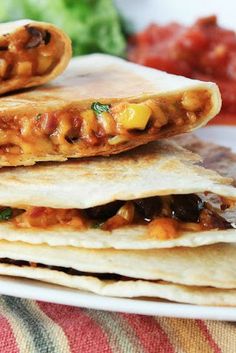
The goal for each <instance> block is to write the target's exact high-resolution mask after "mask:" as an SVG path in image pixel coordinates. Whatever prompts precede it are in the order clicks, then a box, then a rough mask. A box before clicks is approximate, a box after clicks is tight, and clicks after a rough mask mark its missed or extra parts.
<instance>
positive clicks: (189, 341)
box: [0, 296, 236, 353]
mask: <svg viewBox="0 0 236 353" xmlns="http://www.w3.org/2000/svg"><path fill="white" fill-rule="evenodd" d="M69 352H70V353H221V352H222V353H234V352H236V324H234V323H226V322H216V321H202V320H184V319H169V318H164V317H157V316H143V315H131V314H121V313H111V312H105V311H98V310H91V309H81V308H75V307H70V306H64V305H57V304H50V303H43V302H35V301H32V300H25V299H19V298H13V297H9V296H1V297H0V353H69Z"/></svg>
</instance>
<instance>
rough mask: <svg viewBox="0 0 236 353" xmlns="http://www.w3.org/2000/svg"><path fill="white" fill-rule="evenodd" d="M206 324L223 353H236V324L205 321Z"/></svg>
mask: <svg viewBox="0 0 236 353" xmlns="http://www.w3.org/2000/svg"><path fill="white" fill-rule="evenodd" d="M205 324H206V326H207V328H208V331H209V333H210V334H211V336H212V338H213V339H214V341H215V342H216V344H217V345H218V346H219V347H220V348H221V350H222V353H235V352H236V323H233V322H221V321H205Z"/></svg>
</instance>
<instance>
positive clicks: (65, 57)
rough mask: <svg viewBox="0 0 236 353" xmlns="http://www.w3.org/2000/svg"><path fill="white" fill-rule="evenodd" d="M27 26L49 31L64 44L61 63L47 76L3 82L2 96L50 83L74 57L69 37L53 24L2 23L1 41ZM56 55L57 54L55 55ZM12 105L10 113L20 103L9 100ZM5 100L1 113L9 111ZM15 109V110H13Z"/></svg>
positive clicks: (16, 78) (0, 90) (28, 22)
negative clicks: (72, 56)
mask: <svg viewBox="0 0 236 353" xmlns="http://www.w3.org/2000/svg"><path fill="white" fill-rule="evenodd" d="M25 26H27V27H35V28H37V29H42V30H47V31H48V32H49V33H50V34H51V36H54V37H55V39H56V41H57V42H61V43H62V47H63V50H62V53H61V57H60V60H59V62H58V63H57V65H56V66H55V67H54V68H53V70H51V71H50V72H48V73H47V74H45V75H40V76H39V75H37V76H31V77H15V78H12V79H7V80H5V81H4V82H1V85H0V94H3V93H6V92H9V91H13V90H18V89H21V88H27V87H33V86H38V85H42V84H44V83H46V82H49V81H50V80H52V79H54V78H55V77H57V76H58V75H60V74H61V73H62V72H63V71H64V70H65V68H66V66H67V65H68V63H69V61H70V58H71V55H72V49H71V41H70V39H69V37H68V36H67V35H66V34H65V32H64V31H62V30H61V29H59V28H57V27H56V26H54V25H53V24H51V23H45V22H37V21H32V20H28V19H27V20H19V21H14V22H6V23H1V24H0V40H1V39H2V38H4V36H5V37H6V36H7V35H8V34H13V33H15V32H17V31H19V30H22V28H24V27H25ZM54 54H56V53H54ZM9 99H10V101H11V103H9V106H8V108H9V112H10V110H11V108H13V107H16V106H17V105H18V104H19V101H18V102H17V101H16V100H15V102H14V99H13V100H12V99H11V98H9ZM17 103H18V104H17ZM4 105H5V104H4V98H3V99H2V101H1V108H0V111H1V112H3V111H7V109H5V107H4ZM13 109H14V108H13Z"/></svg>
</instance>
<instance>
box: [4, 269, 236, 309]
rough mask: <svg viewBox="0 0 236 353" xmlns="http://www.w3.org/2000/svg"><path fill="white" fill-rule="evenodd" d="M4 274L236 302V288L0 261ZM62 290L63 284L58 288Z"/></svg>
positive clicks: (119, 293) (121, 293)
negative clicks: (106, 277) (69, 271)
mask: <svg viewBox="0 0 236 353" xmlns="http://www.w3.org/2000/svg"><path fill="white" fill-rule="evenodd" d="M0 274H1V275H5V276H14V277H24V278H29V279H34V280H36V281H42V282H48V283H52V284H57V285H60V286H64V287H69V288H74V289H79V290H83V291H89V292H93V293H96V294H99V295H102V296H111V297H121V298H122V297H123V298H124V297H126V298H135V297H151V298H161V299H167V300H171V301H174V302H180V303H189V304H197V305H214V306H236V290H235V289H220V288H213V287H200V286H185V285H181V284H173V283H171V282H162V281H160V282H158V281H156V282H150V281H143V280H131V279H129V280H125V281H115V280H101V279H98V278H96V277H94V276H72V275H69V274H66V273H64V272H61V271H57V270H50V269H47V268H32V267H28V266H22V267H19V266H15V265H6V264H0ZM58 290H60V288H58Z"/></svg>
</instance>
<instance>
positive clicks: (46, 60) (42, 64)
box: [37, 55, 53, 75]
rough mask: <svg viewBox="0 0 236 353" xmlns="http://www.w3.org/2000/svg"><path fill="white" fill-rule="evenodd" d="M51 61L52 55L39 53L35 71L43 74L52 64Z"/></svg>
mask: <svg viewBox="0 0 236 353" xmlns="http://www.w3.org/2000/svg"><path fill="white" fill-rule="evenodd" d="M52 62H53V57H52V56H44V55H39V57H38V66H37V73H38V74H39V75H42V74H44V73H45V72H46V71H47V70H48V69H49V67H50V66H51V65H52Z"/></svg>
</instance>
